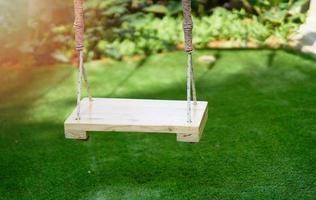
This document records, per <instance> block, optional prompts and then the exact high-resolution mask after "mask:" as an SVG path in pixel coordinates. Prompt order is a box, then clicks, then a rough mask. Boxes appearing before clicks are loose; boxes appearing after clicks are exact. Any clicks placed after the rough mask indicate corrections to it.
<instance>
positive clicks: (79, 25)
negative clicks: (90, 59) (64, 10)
mask: <svg viewBox="0 0 316 200" xmlns="http://www.w3.org/2000/svg"><path fill="white" fill-rule="evenodd" d="M83 3H84V0H74V13H75V22H74V31H75V40H76V50H77V52H78V54H79V73H78V82H77V119H78V120H80V101H81V89H82V79H84V82H85V85H86V88H87V93H88V96H89V100H90V101H92V96H91V93H90V86H89V82H88V78H87V74H86V70H85V68H84V64H83V48H84V44H83V42H84V10H83Z"/></svg>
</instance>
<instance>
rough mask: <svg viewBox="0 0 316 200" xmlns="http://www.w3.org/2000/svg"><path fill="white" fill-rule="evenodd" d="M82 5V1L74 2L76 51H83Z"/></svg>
mask: <svg viewBox="0 0 316 200" xmlns="http://www.w3.org/2000/svg"><path fill="white" fill-rule="evenodd" d="M83 3H84V0H74V11H75V22H74V29H75V39H76V49H77V51H82V50H83V47H84V45H83V39H84V38H83V35H84V18H83Z"/></svg>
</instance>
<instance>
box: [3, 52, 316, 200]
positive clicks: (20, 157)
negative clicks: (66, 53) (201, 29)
mask: <svg viewBox="0 0 316 200" xmlns="http://www.w3.org/2000/svg"><path fill="white" fill-rule="evenodd" d="M205 54H214V55H216V56H217V58H218V60H217V62H216V63H215V64H214V65H211V66H207V65H205V64H201V63H199V62H198V61H197V58H198V57H199V56H201V55H205ZM195 58H196V59H195V61H194V62H195V70H196V76H197V78H196V79H197V80H196V81H197V92H198V98H199V99H200V100H207V101H208V102H209V119H208V123H207V125H206V128H205V131H204V134H203V137H202V139H201V141H200V143H198V144H188V143H178V142H176V135H173V134H144V133H136V134H127V133H97V132H96V133H93V134H90V138H89V140H88V141H76V140H66V139H64V135H63V134H64V133H63V121H64V120H65V118H66V117H67V116H68V115H69V114H70V112H71V111H72V110H73V109H74V107H75V101H76V100H75V95H76V90H75V89H76V87H75V79H76V69H75V68H73V67H69V66H57V67H36V68H35V67H34V68H28V69H11V68H1V69H0V73H1V77H0V85H1V86H0V151H1V153H0V199H150V200H151V199H181V200H183V199H315V197H316V173H315V167H316V61H313V60H312V59H310V58H309V57H307V56H303V55H301V54H298V53H295V52H288V51H283V50H275V51H272V50H204V51H198V52H196V53H195ZM185 63H186V57H185V54H184V53H183V52H175V53H168V54H161V55H154V56H150V57H148V58H146V59H145V60H142V61H140V62H113V63H111V64H104V63H102V61H98V62H93V63H88V64H87V70H88V74H89V79H90V82H91V85H92V92H93V95H94V96H95V97H124V98H126V97H128V98H149V99H185V98H186V88H185V87H186V84H185V81H186V77H185V76H186V65H185Z"/></svg>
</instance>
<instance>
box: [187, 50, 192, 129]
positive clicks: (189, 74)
mask: <svg viewBox="0 0 316 200" xmlns="http://www.w3.org/2000/svg"><path fill="white" fill-rule="evenodd" d="M191 61H192V53H191V52H188V70H187V72H188V78H187V122H188V123H191V122H192V119H191V80H192V78H191V71H192V70H191V67H192V66H191Z"/></svg>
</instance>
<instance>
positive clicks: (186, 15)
mask: <svg viewBox="0 0 316 200" xmlns="http://www.w3.org/2000/svg"><path fill="white" fill-rule="evenodd" d="M182 7H183V32H184V41H185V51H186V52H187V54H188V62H187V67H188V69H187V70H188V71H187V122H188V123H192V116H191V115H192V109H191V100H192V98H191V92H192V96H193V102H194V103H193V105H196V104H197V98H196V88H195V80H194V72H193V63H192V51H193V45H192V30H193V20H192V14H191V12H192V9H191V0H182Z"/></svg>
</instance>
